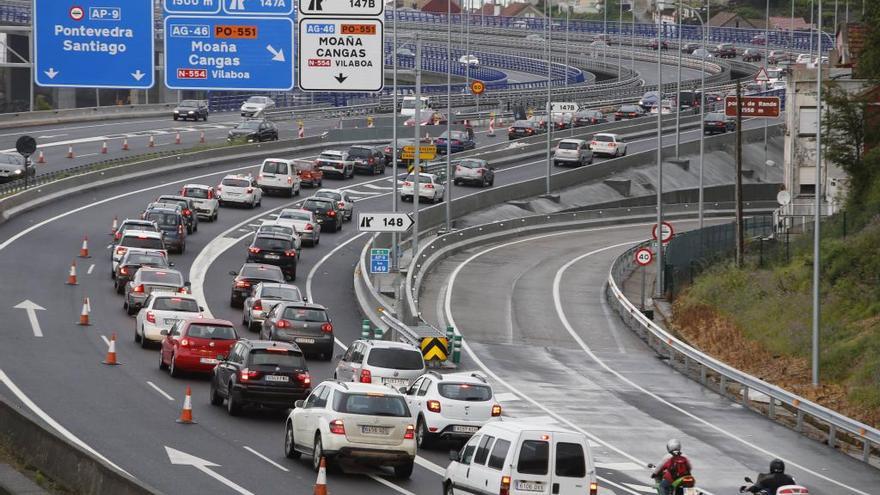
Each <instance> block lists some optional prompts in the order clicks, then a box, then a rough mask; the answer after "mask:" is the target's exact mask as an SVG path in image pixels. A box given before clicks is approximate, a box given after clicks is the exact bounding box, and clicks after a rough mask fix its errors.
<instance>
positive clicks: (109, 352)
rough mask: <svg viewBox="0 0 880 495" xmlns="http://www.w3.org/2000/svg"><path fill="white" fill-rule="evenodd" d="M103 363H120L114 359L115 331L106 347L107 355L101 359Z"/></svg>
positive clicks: (114, 364) (112, 364)
mask: <svg viewBox="0 0 880 495" xmlns="http://www.w3.org/2000/svg"><path fill="white" fill-rule="evenodd" d="M101 362H102V363H104V364H108V365H111V366H116V365H117V364H122V363H120V362H117V361H116V333H115V332H114V333H113V335H111V336H110V345H109V346H108V347H107V357H106V358H105V359H104V360H103V361H101Z"/></svg>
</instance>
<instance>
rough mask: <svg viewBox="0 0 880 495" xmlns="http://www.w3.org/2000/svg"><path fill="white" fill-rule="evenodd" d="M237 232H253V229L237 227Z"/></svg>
mask: <svg viewBox="0 0 880 495" xmlns="http://www.w3.org/2000/svg"><path fill="white" fill-rule="evenodd" d="M237 232H253V230H250V229H238V230H237Z"/></svg>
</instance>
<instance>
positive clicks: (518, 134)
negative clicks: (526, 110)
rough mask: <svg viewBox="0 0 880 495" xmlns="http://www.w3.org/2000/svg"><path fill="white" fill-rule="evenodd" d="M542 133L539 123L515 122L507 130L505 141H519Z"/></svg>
mask: <svg viewBox="0 0 880 495" xmlns="http://www.w3.org/2000/svg"><path fill="white" fill-rule="evenodd" d="M543 133H544V128H543V127H541V125H540V124H539V123H537V122H533V121H531V120H517V121H516V122H514V123H513V125H511V126H510V127H508V128H507V139H508V140H511V139H519V138H522V137H528V136H534V135H536V134H543Z"/></svg>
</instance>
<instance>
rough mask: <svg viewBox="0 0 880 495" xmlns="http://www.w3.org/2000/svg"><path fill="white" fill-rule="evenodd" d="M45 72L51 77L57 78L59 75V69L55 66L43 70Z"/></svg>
mask: <svg viewBox="0 0 880 495" xmlns="http://www.w3.org/2000/svg"><path fill="white" fill-rule="evenodd" d="M43 72H44V73H45V74H46V75H47V76H49V79H55V76H57V75H58V71H57V70H55V69H54V68H53V67H49V70H47V71H43Z"/></svg>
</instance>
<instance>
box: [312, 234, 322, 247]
mask: <svg viewBox="0 0 880 495" xmlns="http://www.w3.org/2000/svg"><path fill="white" fill-rule="evenodd" d="M319 242H321V237H320V236H318V237H315V241H314V242H312V246H317V245H318V243H319Z"/></svg>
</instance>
